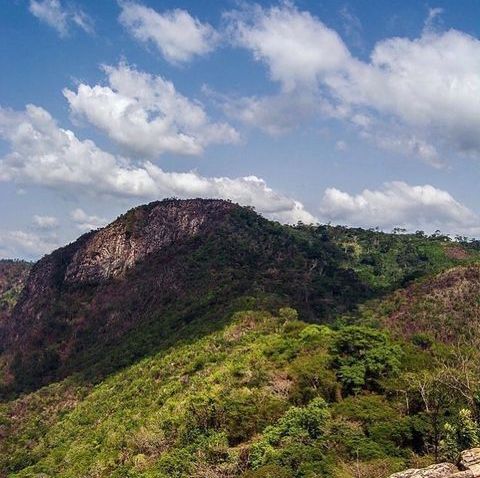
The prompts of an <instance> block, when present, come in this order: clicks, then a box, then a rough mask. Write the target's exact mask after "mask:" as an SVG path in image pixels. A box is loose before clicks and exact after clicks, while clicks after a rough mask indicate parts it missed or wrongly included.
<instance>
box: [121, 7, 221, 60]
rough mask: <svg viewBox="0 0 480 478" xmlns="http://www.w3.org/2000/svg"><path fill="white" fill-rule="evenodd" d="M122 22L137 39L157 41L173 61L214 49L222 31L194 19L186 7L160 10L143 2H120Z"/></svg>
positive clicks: (166, 55)
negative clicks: (161, 11)
mask: <svg viewBox="0 0 480 478" xmlns="http://www.w3.org/2000/svg"><path fill="white" fill-rule="evenodd" d="M120 6H121V9H122V12H121V14H120V17H119V20H120V23H122V25H123V26H124V27H125V28H126V29H127V30H128V32H129V33H130V34H131V35H132V36H133V37H135V38H136V39H137V40H140V41H142V42H146V43H147V42H151V43H153V44H154V45H155V46H156V47H157V48H158V50H159V51H160V52H161V54H162V55H163V57H164V58H165V59H166V60H167V61H169V62H171V63H183V62H187V61H190V60H191V59H192V58H193V57H195V56H200V55H205V54H207V53H209V52H211V51H212V50H213V49H214V48H215V47H216V46H217V44H218V42H219V39H220V36H219V34H218V33H217V32H216V31H215V30H214V29H213V28H212V27H211V26H210V25H208V24H206V23H202V22H200V21H199V20H198V19H196V18H193V17H192V16H191V15H190V14H189V13H188V12H186V11H185V10H180V9H175V10H168V11H165V12H163V13H159V12H157V11H155V10H153V9H152V8H148V7H145V6H143V5H141V4H138V3H135V2H130V1H124V2H120Z"/></svg>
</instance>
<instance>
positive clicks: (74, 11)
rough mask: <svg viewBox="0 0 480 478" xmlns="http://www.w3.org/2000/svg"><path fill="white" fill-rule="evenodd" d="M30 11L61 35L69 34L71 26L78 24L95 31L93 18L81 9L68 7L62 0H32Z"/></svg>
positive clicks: (84, 28) (91, 31)
mask: <svg viewBox="0 0 480 478" xmlns="http://www.w3.org/2000/svg"><path fill="white" fill-rule="evenodd" d="M29 10H30V13H32V14H33V15H34V16H35V17H37V18H38V19H39V20H40V21H42V22H44V23H46V24H47V25H49V26H50V27H52V28H54V29H55V30H56V31H57V32H58V34H59V35H60V36H61V37H66V36H68V34H69V32H70V27H71V26H72V25H76V26H77V27H79V28H81V29H82V30H84V31H85V32H87V33H90V34H91V33H93V31H94V29H93V20H92V19H91V18H90V17H89V16H88V15H87V14H86V13H85V12H84V11H83V10H81V9H78V8H66V7H64V6H63V5H62V4H61V2H60V0H30V7H29Z"/></svg>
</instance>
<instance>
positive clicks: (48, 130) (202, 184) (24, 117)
mask: <svg viewBox="0 0 480 478" xmlns="http://www.w3.org/2000/svg"><path fill="white" fill-rule="evenodd" d="M0 137H1V138H3V139H5V140H6V141H7V142H8V143H9V144H10V152H9V153H8V154H7V155H6V156H5V157H3V158H2V159H1V160H0V180H4V181H16V182H18V183H20V184H25V183H30V184H39V185H43V186H46V187H50V188H54V189H57V190H60V191H62V192H64V191H68V192H69V194H75V193H77V194H80V193H81V194H101V195H110V196H115V197H124V198H140V199H160V198H163V197H172V196H175V197H179V198H191V197H204V198H222V199H231V200H232V201H235V202H238V203H240V204H242V205H250V206H254V207H256V209H257V210H258V211H259V212H260V213H262V214H265V215H266V216H268V217H270V218H273V219H277V220H279V221H282V222H291V223H295V222H297V221H299V220H301V221H303V222H307V223H310V222H314V221H315V220H316V219H315V217H314V216H312V215H311V214H310V213H309V212H308V211H306V210H305V208H304V206H303V205H302V204H301V203H300V202H298V201H295V200H294V199H292V198H290V197H288V196H285V195H283V194H281V193H278V192H276V191H274V190H273V189H271V188H270V187H269V186H268V185H267V184H266V183H265V181H264V180H262V179H260V178H258V177H256V176H246V177H239V178H228V177H204V176H201V175H200V174H198V173H197V172H194V171H190V172H166V171H164V170H162V169H161V168H159V167H158V166H156V165H154V164H153V163H151V162H149V161H145V162H142V163H140V164H137V163H133V162H131V161H129V160H127V159H126V158H123V157H120V156H115V155H113V154H110V153H107V152H105V151H103V150H101V149H100V148H98V147H97V146H96V145H95V143H94V142H93V141H89V140H84V141H81V140H79V139H78V138H77V137H76V136H75V134H74V133H73V132H72V131H70V130H65V129H62V128H59V127H58V125H57V124H56V122H55V120H54V119H53V118H52V117H51V116H50V114H49V113H48V112H47V111H45V110H44V109H42V108H40V107H38V106H33V105H28V106H27V108H26V110H25V111H24V112H17V111H11V110H6V109H1V108H0ZM86 222H88V221H86Z"/></svg>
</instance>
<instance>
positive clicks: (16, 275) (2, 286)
mask: <svg viewBox="0 0 480 478" xmlns="http://www.w3.org/2000/svg"><path fill="white" fill-rule="evenodd" d="M30 268H31V264H30V263H28V262H24V261H12V260H0V321H2V319H3V320H5V319H6V316H7V314H9V313H10V312H11V311H12V309H13V307H14V306H15V304H16V302H17V300H18V296H19V295H20V292H21V290H22V289H23V286H24V284H25V281H26V279H27V276H28V273H29V272H30Z"/></svg>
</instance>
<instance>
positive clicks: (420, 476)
mask: <svg viewBox="0 0 480 478" xmlns="http://www.w3.org/2000/svg"><path fill="white" fill-rule="evenodd" d="M389 478H480V448H472V449H471V450H465V451H463V452H462V453H461V455H460V460H459V462H458V466H457V465H454V464H453V463H439V464H436V465H431V466H428V467H427V468H422V469H410V470H405V471H401V472H399V473H394V474H393V475H390V477H389Z"/></svg>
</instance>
